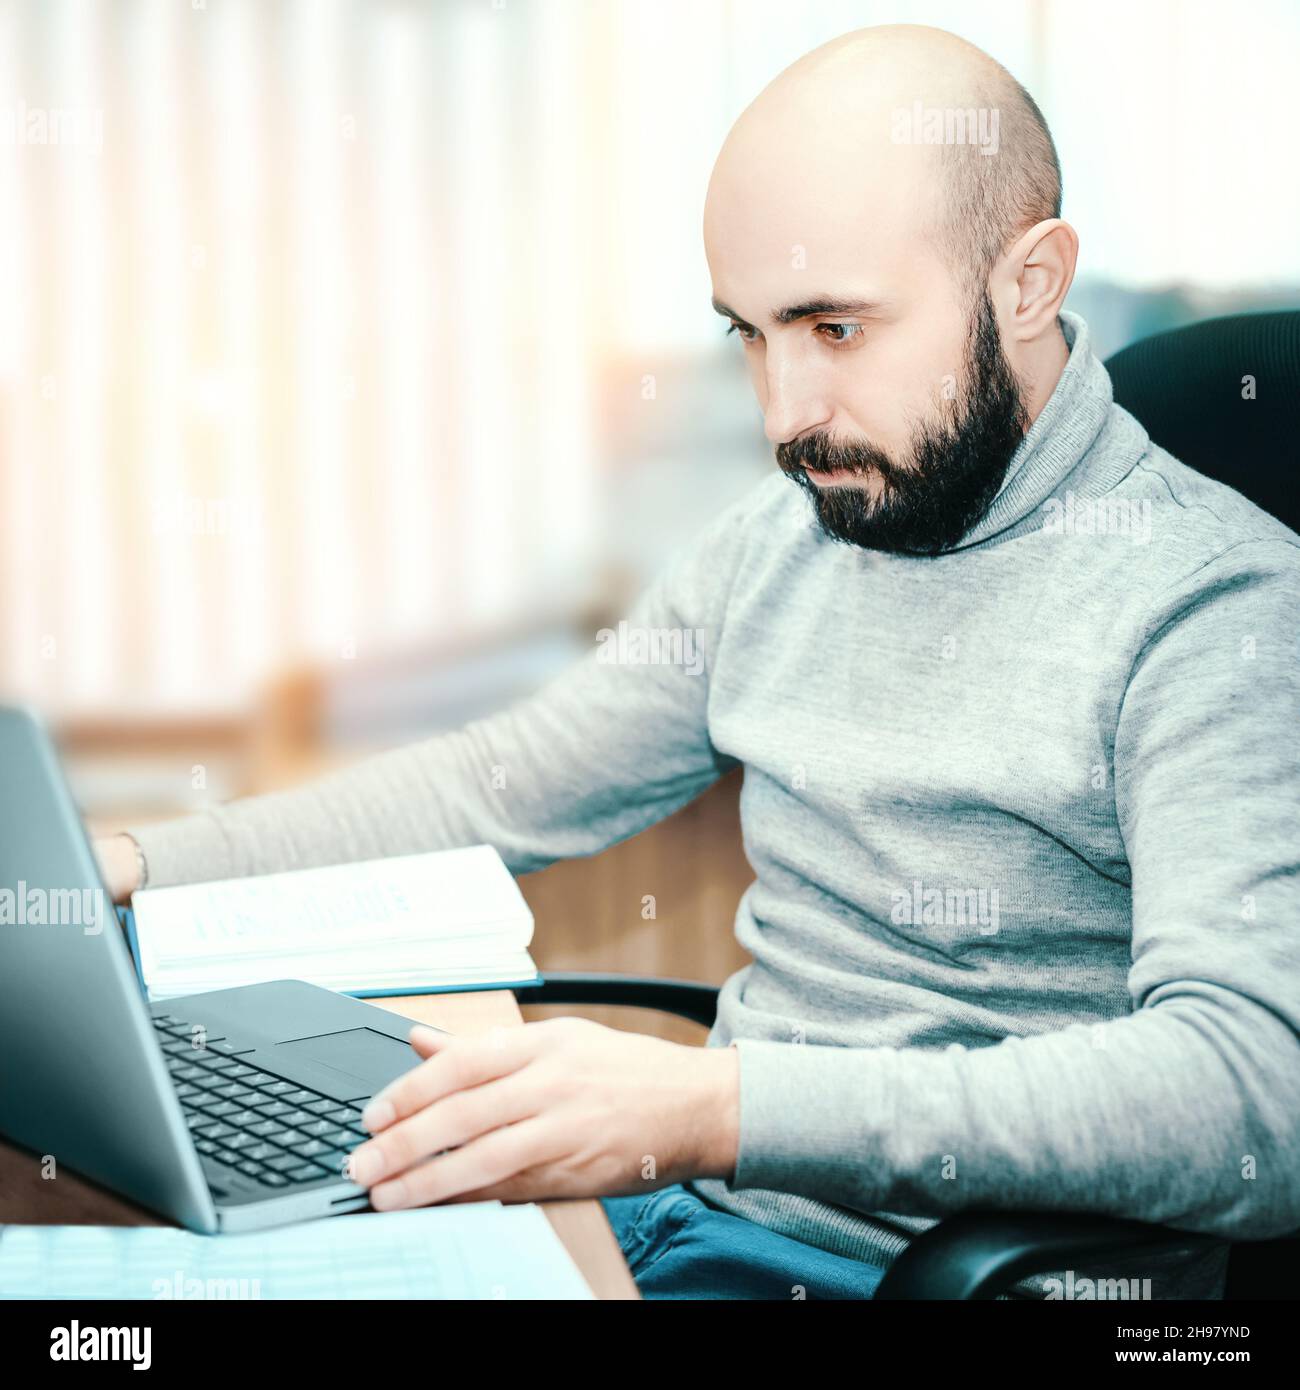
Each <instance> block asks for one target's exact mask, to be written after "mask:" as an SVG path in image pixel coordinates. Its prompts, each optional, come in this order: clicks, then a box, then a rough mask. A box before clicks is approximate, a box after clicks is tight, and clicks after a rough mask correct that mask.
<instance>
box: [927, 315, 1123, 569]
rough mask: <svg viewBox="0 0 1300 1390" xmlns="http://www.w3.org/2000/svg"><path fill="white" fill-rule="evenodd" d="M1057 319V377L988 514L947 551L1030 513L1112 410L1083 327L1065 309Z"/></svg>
mask: <svg viewBox="0 0 1300 1390" xmlns="http://www.w3.org/2000/svg"><path fill="white" fill-rule="evenodd" d="M1059 319H1060V324H1061V331H1062V333H1063V334H1064V335H1065V342H1066V345H1067V347H1068V348H1069V349H1070V356H1069V359H1068V360H1067V362H1066V364H1065V368H1064V370H1063V371H1062V372H1061V378H1060V380H1059V381H1058V382H1057V383H1056V387H1055V389H1054V390H1053V392H1052V394H1051V396H1050V397H1048V400H1047V404H1046V405H1045V406H1044V407H1043V409H1042V410H1041V411H1040V412H1039V415H1038V418H1037V419H1036V420H1035V421H1034V422H1033V424H1032V425H1030V427H1029V429H1028V430H1027V431H1026V432H1025V437H1024V438H1023V439H1022V440H1021V441H1020V444H1019V446H1018V447H1017V449H1016V452H1015V453H1014V454H1013V455H1012V458H1011V463H1010V466H1009V467H1008V468H1007V473H1006V477H1005V478H1004V479H1003V480H1002V486H1001V487H1000V488H999V489H998V493H997V495H996V496H995V497H994V499H993V502H992V504H991V505H990V507H989V509H988V511H987V512H986V513H985V514H984V516H983V518H982V519H981V520H980V521H978V522H976V524H975V525H974V526H973V527H971V529H970V530H969V531H968V532H967V533H966V534H965V536H963V537H962V539H961V540H960V541H959V542H958V543H957V544H956V545H955V546H953V547H952V550H966V549H969V548H970V547H971V546H975V545H980V544H981V543H983V542H986V541H989V540H992V539H993V538H994V537H997V536H1001V535H1002V534H1003V533H1004V532H1008V531H1010V530H1012V529H1013V528H1014V527H1016V526H1017V524H1018V523H1020V522H1022V521H1023V520H1024V519H1025V518H1026V517H1028V516H1030V515H1031V514H1033V513H1036V512H1037V511H1038V510H1039V508H1041V507H1042V505H1043V503H1044V502H1045V501H1046V500H1047V499H1048V498H1049V497H1051V496H1053V495H1054V494H1055V493H1056V492H1057V491H1058V490H1059V489H1060V487H1061V485H1062V484H1063V483H1064V482H1065V480H1066V479H1067V478H1068V477H1069V476H1070V475H1071V474H1072V473H1074V472H1075V470H1076V469H1078V467H1079V465H1080V464H1081V462H1082V461H1083V459H1084V456H1085V455H1086V454H1087V453H1088V451H1089V450H1090V449H1091V448H1092V446H1093V444H1094V442H1095V441H1096V439H1097V436H1098V435H1099V434H1100V433H1101V429H1102V426H1103V425H1104V424H1105V422H1106V418H1107V416H1108V415H1109V414H1110V412H1111V410H1112V406H1113V396H1112V394H1111V387H1110V376H1109V375H1108V373H1107V371H1106V368H1105V367H1104V366H1102V364H1101V362H1100V361H1099V360H1098V359H1097V357H1096V356H1095V355H1094V353H1093V351H1092V344H1091V335H1090V334H1089V332H1088V325H1087V324H1086V323H1085V322H1084V320H1083V319H1082V318H1081V317H1080V316H1079V315H1078V314H1074V313H1071V312H1069V311H1068V310H1065V309H1063V310H1062V311H1061V313H1060V315H1059ZM1075 491H1077V492H1082V491H1084V489H1083V488H1082V487H1080V488H1076V489H1075ZM948 553H951V552H948Z"/></svg>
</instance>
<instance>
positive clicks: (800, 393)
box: [763, 354, 831, 444]
mask: <svg viewBox="0 0 1300 1390" xmlns="http://www.w3.org/2000/svg"><path fill="white" fill-rule="evenodd" d="M830 414H831V412H830V407H829V404H828V402H827V400H826V397H825V394H824V393H823V392H822V391H821V390H820V389H818V385H817V383H816V382H815V381H813V380H811V379H809V377H808V376H807V374H806V373H802V372H800V371H799V370H798V369H797V367H796V366H795V365H794V364H793V363H790V362H781V361H776V362H773V361H772V359H771V356H770V354H769V358H768V369H767V405H766V406H765V407H764V410H763V429H764V432H765V433H766V434H767V437H768V439H769V440H770V441H771V442H772V443H773V444H786V443H789V441H790V440H792V439H794V438H795V437H796V436H797V435H800V434H803V433H804V432H805V431H807V430H811V429H816V428H817V426H818V425H824V424H825V423H826V422H827V420H829V419H830Z"/></svg>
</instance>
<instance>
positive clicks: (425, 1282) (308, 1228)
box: [0, 1202, 592, 1300]
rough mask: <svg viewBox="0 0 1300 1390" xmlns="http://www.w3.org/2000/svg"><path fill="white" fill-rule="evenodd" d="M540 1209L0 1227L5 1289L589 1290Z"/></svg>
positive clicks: (245, 1293)
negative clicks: (230, 1222) (219, 1224)
mask: <svg viewBox="0 0 1300 1390" xmlns="http://www.w3.org/2000/svg"><path fill="white" fill-rule="evenodd" d="M591 1297H592V1293H591V1290H590V1288H589V1287H588V1286H587V1283H586V1281H585V1280H584V1279H583V1277H582V1275H581V1274H580V1273H579V1271H578V1268H577V1266H576V1265H575V1264H574V1263H573V1259H572V1257H571V1256H570V1255H569V1252H568V1251H567V1250H566V1249H565V1248H564V1245H563V1244H562V1242H561V1241H560V1239H559V1237H558V1236H557V1235H556V1234H555V1231H554V1229H553V1228H552V1226H551V1223H550V1222H549V1221H548V1220H547V1219H546V1216H545V1213H544V1212H543V1211H542V1209H541V1208H540V1207H538V1206H533V1205H524V1206H509V1207H507V1206H502V1205H501V1204H500V1203H499V1202H475V1203H466V1204H465V1205H461V1206H447V1207H426V1208H423V1209H421V1210H419V1211H409V1212H367V1213H362V1214H356V1215H350V1216H334V1217H329V1218H327V1219H323V1220H319V1221H310V1222H306V1223H304V1224H302V1225H298V1226H284V1227H279V1228H277V1229H275V1230H271V1231H253V1232H248V1233H246V1234H242V1235H221V1236H200V1235H194V1234H192V1233H191V1232H189V1231H180V1230H175V1229H173V1228H170V1227H159V1226H4V1227H0V1298H130V1299H169V1298H208V1299H211V1298H225V1299H237V1298H259V1299H279V1298H312V1299H316V1298H329V1299H334V1298H337V1299H346V1298H433V1299H503V1300H511V1299H533V1298H546V1299H589V1298H591Z"/></svg>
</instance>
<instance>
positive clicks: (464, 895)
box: [132, 845, 538, 1000]
mask: <svg viewBox="0 0 1300 1390" xmlns="http://www.w3.org/2000/svg"><path fill="white" fill-rule="evenodd" d="M132 907H133V909H134V924H133V926H132V933H133V940H132V947H133V949H134V951H135V953H136V960H137V963H138V965H139V968H140V977H141V979H142V981H143V982H144V985H145V988H146V990H147V991H148V994H149V998H150V999H152V1000H162V999H172V998H175V997H176V996H177V995H182V994H199V993H202V992H204V991H206V990H214V989H230V988H233V987H234V986H236V985H251V984H259V983H261V982H262V981H265V980H286V979H290V980H306V981H308V982H309V983H310V984H315V985H322V986H324V987H325V988H326V989H333V990H338V991H340V992H341V993H344V994H355V995H359V996H362V997H373V996H376V995H389V994H429V993H435V992H437V991H439V990H449V989H475V988H479V989H486V988H506V987H518V986H523V985H529V984H535V983H536V982H537V980H538V974H537V967H536V966H535V965H534V964H533V961H532V958H531V957H530V956H529V954H528V949H527V948H528V945H529V943H530V942H531V941H532V939H533V915H532V913H531V912H530V911H529V910H528V904H527V903H526V902H524V899H523V895H522V894H521V893H520V891H519V886H518V884H516V883H515V880H514V878H513V877H512V876H511V874H510V871H509V870H508V869H507V868H506V866H505V864H504V863H503V862H502V860H501V856H500V855H499V854H497V852H496V850H494V849H493V848H492V847H491V846H490V845H475V846H472V847H471V848H469V849H453V850H441V851H438V852H435V853H432V854H413V855H404V856H401V857H399V858H396V859H372V860H367V861H364V862H362V863H358V864H338V865H333V866H331V867H329V868H324V869H298V870H294V871H293V872H290V873H282V874H265V875H262V876H259V877H256V878H241V879H223V880H219V881H217V882H214V883H192V884H183V885H181V886H179V887H175V888H151V889H146V890H144V891H143V892H140V893H137V894H135V896H134V898H133V900H132Z"/></svg>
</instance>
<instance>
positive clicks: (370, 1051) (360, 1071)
mask: <svg viewBox="0 0 1300 1390" xmlns="http://www.w3.org/2000/svg"><path fill="white" fill-rule="evenodd" d="M275 1051H276V1052H277V1053H283V1054H284V1055H285V1056H287V1057H290V1058H292V1059H293V1060H295V1061H299V1062H310V1063H312V1065H313V1066H317V1067H324V1068H325V1069H326V1070H328V1071H330V1072H334V1073H336V1074H337V1077H338V1081H339V1083H340V1086H341V1087H342V1088H343V1091H345V1092H346V1094H347V1095H348V1096H349V1097H353V1096H356V1097H359V1096H370V1095H373V1094H374V1093H375V1092H376V1091H378V1090H381V1089H382V1088H383V1087H384V1086H387V1085H388V1083H389V1082H390V1081H395V1080H396V1079H397V1078H398V1077H399V1076H401V1074H402V1073H403V1072H405V1071H410V1069H411V1068H412V1067H414V1066H418V1065H419V1062H420V1058H419V1057H418V1056H417V1054H416V1053H415V1052H414V1051H412V1049H411V1047H410V1045H409V1044H408V1043H404V1042H399V1041H398V1040H397V1039H396V1038H390V1037H388V1036H387V1035H386V1034H384V1033H376V1032H375V1030H374V1029H373V1028H349V1029H348V1030H347V1031H346V1032H343V1033H322V1034H320V1035H319V1036H318V1037H314V1038H295V1039H294V1041H293V1042H282V1043H276V1045H275ZM342 1093H343V1092H340V1094H342Z"/></svg>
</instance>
